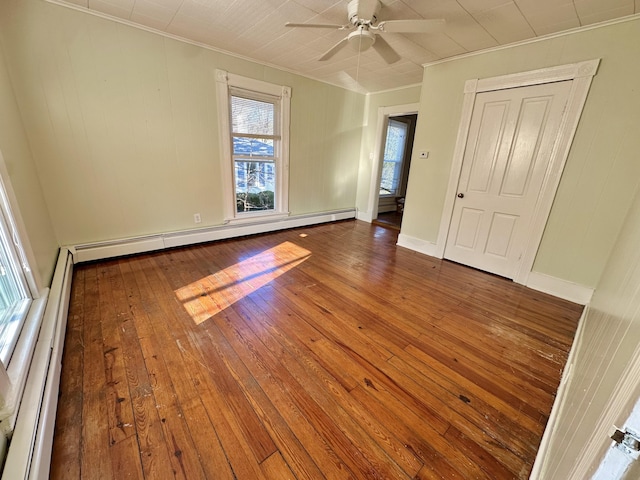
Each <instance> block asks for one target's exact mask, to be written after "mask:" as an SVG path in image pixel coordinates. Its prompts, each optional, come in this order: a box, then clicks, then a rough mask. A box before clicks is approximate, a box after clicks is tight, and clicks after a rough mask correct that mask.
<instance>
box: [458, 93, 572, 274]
mask: <svg viewBox="0 0 640 480" xmlns="http://www.w3.org/2000/svg"><path fill="white" fill-rule="evenodd" d="M570 89H571V82H570V81H567V82H558V83H552V84H544V85H536V86H531V87H520V88H513V89H507V90H499V91H494V92H486V93H481V94H478V95H477V96H476V103H475V106H474V110H473V114H472V116H471V123H470V127H469V133H468V136H467V144H466V149H465V154H464V159H463V164H462V171H461V174H460V181H459V184H458V192H457V193H458V194H459V195H458V196H459V197H460V194H461V195H462V198H456V201H455V205H454V209H453V216H452V220H451V225H450V228H449V235H448V238H447V245H446V249H445V258H448V259H450V260H454V261H457V262H460V263H464V264H467V265H471V266H473V267H476V268H480V269H482V270H486V271H489V272H492V273H496V274H498V275H502V276H506V277H509V278H513V276H514V275H515V272H516V270H517V266H518V262H519V260H520V258H521V256H522V253H523V251H524V250H525V247H526V242H527V239H528V236H529V229H530V225H531V220H532V216H533V211H534V209H535V205H536V202H537V200H538V195H539V193H540V190H541V188H542V184H543V182H544V179H545V175H546V173H547V168H548V166H549V161H550V158H551V153H552V150H553V145H554V143H555V140H556V137H557V134H558V131H559V127H560V123H561V120H562V115H563V112H564V106H565V105H566V102H567V98H568V95H569V91H570Z"/></svg>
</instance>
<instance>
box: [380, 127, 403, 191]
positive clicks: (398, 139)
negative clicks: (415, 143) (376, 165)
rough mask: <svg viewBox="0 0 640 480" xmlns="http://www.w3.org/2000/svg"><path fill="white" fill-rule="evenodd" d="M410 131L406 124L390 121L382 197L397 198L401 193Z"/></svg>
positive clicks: (381, 180)
mask: <svg viewBox="0 0 640 480" xmlns="http://www.w3.org/2000/svg"><path fill="white" fill-rule="evenodd" d="M408 130H409V125H408V124H407V123H406V122H401V121H398V120H394V119H391V118H390V119H389V125H388V127H387V139H386V143H385V147H384V159H383V162H382V176H381V179H380V196H397V195H398V193H399V190H400V185H401V182H402V173H403V162H404V157H405V152H406V148H407V133H408Z"/></svg>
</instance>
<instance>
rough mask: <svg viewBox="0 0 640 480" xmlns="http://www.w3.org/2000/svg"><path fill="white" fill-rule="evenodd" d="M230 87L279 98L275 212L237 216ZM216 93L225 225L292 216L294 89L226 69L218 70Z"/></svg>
mask: <svg viewBox="0 0 640 480" xmlns="http://www.w3.org/2000/svg"><path fill="white" fill-rule="evenodd" d="M230 87H236V88H241V89H244V90H250V91H254V92H256V93H258V94H260V93H263V94H267V95H273V96H276V97H279V98H280V119H281V125H280V128H281V132H280V133H281V140H280V143H281V151H280V160H279V164H277V165H276V192H275V207H276V209H275V210H272V211H268V212H250V213H243V214H242V215H237V214H236V208H235V189H234V181H233V168H232V145H231V135H230V132H231V124H230V120H231V112H230V111H229V88H230ZM216 91H217V97H218V112H219V126H220V155H221V159H222V193H223V195H224V200H223V201H224V204H223V205H224V220H225V223H246V222H255V221H256V220H259V219H260V218H264V217H268V218H269V219H270V220H273V219H274V218H280V217H287V216H289V123H290V116H291V115H290V111H291V87H287V86H284V85H276V84H273V83H269V82H263V81H261V80H255V79H253V78H248V77H243V76H240V75H235V74H233V73H229V72H227V71H225V70H216Z"/></svg>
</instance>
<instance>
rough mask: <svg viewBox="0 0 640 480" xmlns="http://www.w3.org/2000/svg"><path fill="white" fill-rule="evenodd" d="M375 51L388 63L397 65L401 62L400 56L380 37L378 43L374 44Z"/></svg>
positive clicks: (377, 37) (377, 36) (378, 36)
mask: <svg viewBox="0 0 640 480" xmlns="http://www.w3.org/2000/svg"><path fill="white" fill-rule="evenodd" d="M373 49H374V50H375V51H376V52H378V53H379V54H380V56H381V57H382V58H383V59H384V61H385V62H387V63H396V62H397V61H398V60H400V55H398V54H397V53H396V51H395V50H394V49H393V48H391V45H389V44H388V43H387V41H386V40H385V39H384V38H382V37H381V36H380V35H376V41H375V43H374V44H373Z"/></svg>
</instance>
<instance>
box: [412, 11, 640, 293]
mask: <svg viewBox="0 0 640 480" xmlns="http://www.w3.org/2000/svg"><path fill="white" fill-rule="evenodd" d="M594 58H601V59H602V62H601V65H600V69H599V71H598V74H597V75H596V76H595V77H594V81H593V84H592V87H591V91H590V93H589V96H588V99H587V103H586V106H585V110H584V112H583V115H582V119H581V122H580V125H579V128H578V131H577V133H576V137H575V141H574V143H573V146H572V148H571V152H570V155H569V158H568V161H567V165H566V168H565V171H564V175H563V177H562V181H561V183H560V187H559V190H558V193H557V195H556V199H555V202H554V205H553V209H552V211H551V216H550V218H549V221H548V224H547V226H546V229H545V233H544V237H543V239H542V244H541V246H540V250H539V252H538V255H537V258H536V261H535V265H534V270H535V271H537V272H540V273H544V274H547V275H551V276H553V277H557V278H560V279H564V280H568V281H571V282H575V283H578V284H582V285H585V286H589V287H594V286H595V285H596V284H597V283H598V280H599V278H600V275H601V274H602V271H603V269H604V267H605V264H606V260H607V258H608V256H609V254H610V252H611V250H612V248H613V245H614V242H615V239H616V237H617V234H618V232H619V230H620V228H621V226H622V223H623V220H624V218H625V215H626V213H627V211H628V209H629V206H630V204H631V200H632V198H633V192H634V191H635V187H636V185H637V184H638V179H640V162H639V161H638V155H637V152H638V151H640V135H638V134H637V132H638V125H640V89H639V88H638V78H639V77H640V62H638V61H637V59H638V58H640V20H634V21H630V22H626V23H621V24H617V25H611V26H607V27H604V28H598V29H593V30H589V31H583V32H580V33H575V34H573V35H566V36H562V37H558V38H553V39H548V40H544V41H540V42H536V43H532V44H528V45H522V46H518V47H513V48H507V49H504V50H499V51H495V52H489V53H485V54H481V55H477V56H472V57H468V58H463V59H458V60H454V61H450V62H446V63H442V64H439V65H433V66H430V67H427V68H425V72H424V81H423V85H422V94H421V106H420V116H419V118H418V128H417V131H416V143H415V145H414V153H415V152H417V151H421V150H427V151H430V160H429V161H427V162H424V161H423V162H413V164H412V171H411V174H410V178H409V186H408V192H407V200H406V207H405V216H404V221H403V226H402V233H403V234H404V235H407V236H411V237H415V238H417V239H420V240H423V241H426V242H435V241H436V239H437V235H438V227H439V223H440V219H441V215H442V208H443V203H444V196H445V192H446V188H447V182H448V179H449V171H450V168H451V161H452V156H453V149H454V145H455V140H456V134H457V130H458V123H459V119H460V112H461V108H462V98H463V86H464V82H465V81H466V80H468V79H472V78H485V77H492V76H498V75H503V74H510V73H515V72H521V71H528V70H535V69H539V68H544V67H550V66H555V65H562V64H567V63H574V62H578V61H584V60H590V59H594ZM414 159H415V156H414Z"/></svg>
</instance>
